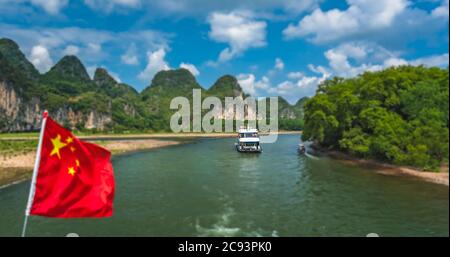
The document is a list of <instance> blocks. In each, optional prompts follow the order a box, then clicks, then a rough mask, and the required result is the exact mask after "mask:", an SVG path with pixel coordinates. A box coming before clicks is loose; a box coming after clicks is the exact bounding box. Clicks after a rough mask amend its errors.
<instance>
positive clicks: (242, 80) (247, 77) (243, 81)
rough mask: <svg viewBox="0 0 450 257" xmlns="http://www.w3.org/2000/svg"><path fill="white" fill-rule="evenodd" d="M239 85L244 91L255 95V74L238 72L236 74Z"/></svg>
mask: <svg viewBox="0 0 450 257" xmlns="http://www.w3.org/2000/svg"><path fill="white" fill-rule="evenodd" d="M237 80H238V83H239V85H240V86H241V87H242V90H244V92H245V93H247V94H250V95H252V96H255V93H256V89H255V75H253V74H239V75H238V76H237Z"/></svg>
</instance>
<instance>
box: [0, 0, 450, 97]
mask: <svg viewBox="0 0 450 257" xmlns="http://www.w3.org/2000/svg"><path fill="white" fill-rule="evenodd" d="M448 6H449V1H448V0H416V1H413V0H346V1H326V0H276V1H274V0H259V1H255V0H229V1H210V0H190V1H184V0H165V1H144V0H108V1H107V0H0V13H1V14H2V15H1V16H0V37H7V38H11V39H13V40H15V41H16V42H17V43H18V44H19V45H20V47H21V49H22V51H23V52H24V53H25V55H26V56H27V58H28V59H29V60H30V61H31V62H32V63H33V64H34V65H35V66H36V67H37V68H38V70H39V71H40V72H42V73H44V72H46V71H48V70H49V69H50V68H51V66H52V65H54V64H55V63H56V62H57V61H58V60H59V59H60V58H62V57H63V56H64V55H65V54H75V55H77V56H78V57H79V58H80V59H81V60H82V61H83V63H84V64H85V66H86V67H87V69H88V72H89V73H90V74H92V73H93V71H94V70H95V68H96V67H104V68H106V69H108V70H109V71H110V72H111V74H112V75H113V76H115V77H116V78H117V79H118V80H120V81H121V82H124V83H127V84H130V85H132V86H134V87H135V88H136V89H137V90H138V91H141V90H142V89H143V88H145V87H146V86H148V85H150V83H151V79H152V77H153V75H154V74H155V73H156V72H157V71H159V70H165V69H173V68H179V67H185V68H188V69H189V70H190V71H191V72H192V73H193V74H194V75H195V76H196V78H197V80H198V81H199V83H200V84H201V85H202V86H203V87H205V88H209V87H210V86H211V85H212V84H213V83H214V81H215V80H216V79H217V78H218V77H220V76H222V75H224V74H232V75H234V76H236V77H237V78H238V80H239V82H240V84H241V86H242V87H243V88H244V90H245V91H246V92H247V93H250V94H252V95H254V96H273V95H281V96H283V97H285V98H286V99H287V100H288V101H289V102H291V103H295V101H297V100H298V99H299V98H300V97H303V96H312V95H313V94H314V92H315V89H316V88H317V85H318V84H319V83H320V82H321V81H323V80H324V79H327V78H330V77H332V76H342V77H352V76H356V75H357V74H360V73H361V72H364V71H366V70H373V71H375V70H380V69H383V68H386V67H389V66H395V65H401V64H411V65H421V64H422V65H426V66H440V67H447V66H448V59H449V57H448V43H449V42H448V41H449V35H448V29H449V22H448V21H449V10H448V9H449V7H448Z"/></svg>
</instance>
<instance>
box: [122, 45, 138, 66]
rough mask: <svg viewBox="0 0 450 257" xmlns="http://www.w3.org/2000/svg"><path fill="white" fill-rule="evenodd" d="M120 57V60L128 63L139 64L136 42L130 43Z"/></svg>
mask: <svg viewBox="0 0 450 257" xmlns="http://www.w3.org/2000/svg"><path fill="white" fill-rule="evenodd" d="M120 59H121V60H122V62H123V63H125V64H128V65H138V64H139V59H138V57H137V48H136V44H134V43H132V44H131V45H130V46H129V47H128V49H127V51H126V53H125V54H123V55H121V56H120Z"/></svg>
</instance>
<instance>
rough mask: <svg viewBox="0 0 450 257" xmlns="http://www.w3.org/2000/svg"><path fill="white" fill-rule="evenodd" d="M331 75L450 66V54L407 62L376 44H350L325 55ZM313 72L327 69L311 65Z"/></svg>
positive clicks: (352, 75) (351, 75) (353, 74)
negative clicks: (397, 68) (387, 69)
mask: <svg viewBox="0 0 450 257" xmlns="http://www.w3.org/2000/svg"><path fill="white" fill-rule="evenodd" d="M324 55H325V57H326V58H327V60H328V65H329V69H328V70H330V71H331V73H333V75H336V76H341V77H354V76H357V75H359V74H361V73H363V72H365V71H378V70H382V69H384V68H388V67H392V66H400V65H416V66H417V65H425V66H429V67H432V66H438V67H445V66H448V63H449V61H448V58H449V56H448V53H445V54H440V55H431V56H425V57H421V58H418V59H413V60H405V59H404V58H401V57H400V56H399V54H398V53H395V52H391V51H389V50H387V49H385V48H383V47H381V46H378V45H376V44H370V43H364V42H349V43H344V44H341V45H339V46H337V47H335V48H331V49H329V50H327V51H325V53H324ZM310 67H311V70H317V71H319V69H322V72H324V71H326V70H327V69H326V68H323V67H321V66H319V67H315V66H313V65H310Z"/></svg>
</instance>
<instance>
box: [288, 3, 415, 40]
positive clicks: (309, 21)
mask: <svg viewBox="0 0 450 257" xmlns="http://www.w3.org/2000/svg"><path fill="white" fill-rule="evenodd" d="M347 3H348V5H349V7H348V8H347V9H345V10H339V9H332V10H329V11H322V10H321V9H316V10H315V11H314V12H312V13H311V14H310V15H306V16H305V17H303V18H302V19H301V20H300V21H299V22H298V24H290V25H289V26H288V27H287V28H286V29H285V30H284V31H283V34H284V36H285V38H287V39H292V38H300V37H309V38H310V39H311V40H312V41H314V42H327V41H331V40H335V39H339V38H342V37H349V36H351V35H354V34H357V33H361V31H369V30H374V29H383V28H386V27H389V26H390V25H391V24H392V23H393V21H394V19H395V18H396V17H397V16H398V15H399V14H401V13H402V12H404V11H405V9H406V8H407V7H408V1H407V0H379V1H371V0H347Z"/></svg>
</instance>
